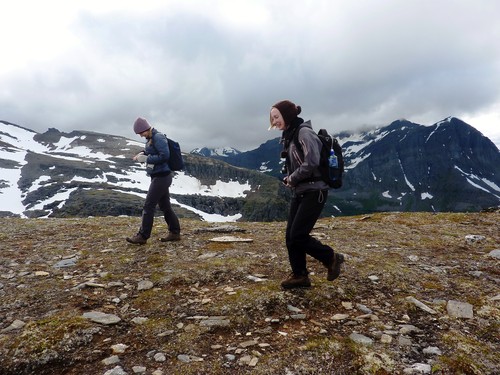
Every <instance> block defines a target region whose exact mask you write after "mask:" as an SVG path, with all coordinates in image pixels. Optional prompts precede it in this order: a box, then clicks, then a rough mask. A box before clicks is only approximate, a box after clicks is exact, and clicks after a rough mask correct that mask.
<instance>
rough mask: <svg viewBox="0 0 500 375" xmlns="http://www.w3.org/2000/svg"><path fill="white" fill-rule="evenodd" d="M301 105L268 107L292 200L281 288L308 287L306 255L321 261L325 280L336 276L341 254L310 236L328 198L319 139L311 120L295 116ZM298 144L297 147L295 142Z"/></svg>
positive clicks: (290, 104) (309, 284) (285, 182)
mask: <svg viewBox="0 0 500 375" xmlns="http://www.w3.org/2000/svg"><path fill="white" fill-rule="evenodd" d="M301 110H302V109H301V107H300V106H297V105H295V104H294V103H292V102H291V101H289V100H283V101H280V102H278V103H276V104H275V105H273V106H272V107H271V112H270V123H271V126H270V127H269V129H273V128H276V129H278V130H281V131H282V132H283V133H282V138H281V142H282V143H283V152H282V156H283V157H285V158H286V162H285V169H286V177H285V178H284V179H283V183H284V184H285V185H286V186H287V187H289V188H290V189H291V190H292V200H291V203H290V211H289V214H288V222H287V226H286V237H285V238H286V247H287V249H288V258H289V260H290V266H291V268H292V273H291V274H290V276H289V278H288V279H286V280H284V281H283V282H282V283H281V286H282V288H284V289H292V288H307V287H310V286H311V280H310V279H309V276H308V273H309V272H308V270H307V262H306V254H309V255H310V256H312V257H313V258H315V259H317V260H318V261H320V262H321V263H322V264H323V265H324V266H325V267H326V268H327V270H328V273H327V280H329V281H332V280H335V279H336V278H337V277H339V274H340V267H341V265H342V263H343V262H344V256H343V255H342V254H340V253H338V252H334V251H333V249H332V248H331V247H330V246H328V245H324V244H322V243H321V242H320V241H319V240H317V239H316V238H314V237H312V236H311V234H310V233H311V230H312V229H313V227H314V225H315V224H316V221H317V220H318V218H319V216H320V214H321V211H322V210H323V207H324V205H325V202H326V199H327V198H328V189H329V186H328V184H326V183H325V182H324V181H323V180H322V179H321V178H315V177H320V176H321V173H320V171H319V161H320V151H321V147H322V143H321V140H320V139H319V138H318V136H317V134H316V133H315V132H314V130H313V129H312V126H311V122H310V121H307V122H304V120H303V119H302V118H300V117H298V115H299V114H300V113H301ZM296 142H298V143H300V146H298V145H297V144H296Z"/></svg>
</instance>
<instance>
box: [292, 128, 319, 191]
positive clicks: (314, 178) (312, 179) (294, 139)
mask: <svg viewBox="0 0 500 375" xmlns="http://www.w3.org/2000/svg"><path fill="white" fill-rule="evenodd" d="M304 127H305V125H304V124H303V123H302V124H300V125H299V126H297V129H295V132H294V133H293V136H292V142H293V143H294V144H295V147H297V148H298V149H299V150H300V152H302V153H304V150H303V149H302V145H301V144H300V142H299V132H300V129H302V128H304ZM317 181H323V177H321V176H311V177H307V178H304V179H303V180H300V182H301V183H302V182H317Z"/></svg>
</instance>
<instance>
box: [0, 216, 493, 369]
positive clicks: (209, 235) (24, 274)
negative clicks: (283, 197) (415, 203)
mask: <svg viewBox="0 0 500 375" xmlns="http://www.w3.org/2000/svg"><path fill="white" fill-rule="evenodd" d="M499 223H500V212H498V211H497V212H489V213H469V214H465V213H454V214H451V213H450V214H446V213H443V214H431V213H413V214H411V213H380V214H373V215H367V216H352V217H341V218H336V219H331V218H330V219H322V220H320V222H319V223H318V224H317V226H316V228H315V230H314V235H315V236H317V237H318V238H320V239H321V240H323V241H326V242H327V243H329V244H331V245H332V246H333V247H334V248H336V249H338V250H339V251H341V252H342V253H344V254H346V264H345V267H344V268H343V272H342V274H341V276H340V278H339V279H337V280H336V281H334V282H328V281H326V277H325V276H326V272H325V269H324V268H323V267H322V266H321V265H320V264H318V263H317V262H315V261H313V260H310V261H309V269H310V271H312V272H313V274H312V276H311V279H312V282H313V287H312V288H310V289H305V290H296V291H282V290H281V289H280V287H279V283H280V281H281V280H282V279H283V278H284V277H286V276H287V274H288V272H289V267H288V259H287V255H286V250H285V248H284V243H283V236H284V234H283V231H284V226H285V224H284V223H283V222H271V223H255V222H238V223H232V224H230V225H227V224H225V225H220V224H214V223H212V224H211V223H207V222H200V221H199V220H192V219H182V225H183V228H184V231H183V236H184V237H183V239H182V241H180V242H178V243H169V244H164V243H161V242H159V241H157V238H158V237H159V236H160V235H161V234H162V231H164V230H165V226H164V223H163V222H162V221H161V220H159V219H158V220H156V222H155V225H156V226H155V228H154V231H153V238H152V240H151V241H150V243H148V244H147V245H145V246H142V247H138V246H134V245H129V244H127V243H126V242H125V240H124V238H125V237H126V236H128V235H130V234H133V233H135V231H136V229H137V227H138V225H139V218H126V217H100V218H68V219H62V218H49V219H19V218H0V228H1V229H0V244H1V245H0V246H1V250H0V253H1V257H0V301H1V302H0V373H2V374H3V375H14V374H15V375H21V374H37V375H40V374H47V375H48V374H50V375H56V374H57V375H61V374H68V375H76V374H91V375H92V374H99V375H103V374H107V375H110V374H125V373H126V374H134V373H138V374H155V375H160V374H250V373H251V374H287V375H291V374H412V373H431V372H432V373H434V374H494V373H498V370H499V367H498V364H499V363H500V362H499V354H498V353H499V352H500V343H499V341H498V332H499V328H500V325H499V321H500V305H499V304H500V302H499V301H500V289H499V282H500V272H499V262H500V260H499V257H500V255H499V252H500V231H499ZM220 236H234V237H236V238H238V239H240V240H249V241H250V240H251V242H215V241H212V239H214V237H220ZM99 313H101V314H99ZM105 314H106V315H105ZM103 317H104V318H107V320H105V321H101V320H100V319H101V318H103ZM98 321H100V322H98Z"/></svg>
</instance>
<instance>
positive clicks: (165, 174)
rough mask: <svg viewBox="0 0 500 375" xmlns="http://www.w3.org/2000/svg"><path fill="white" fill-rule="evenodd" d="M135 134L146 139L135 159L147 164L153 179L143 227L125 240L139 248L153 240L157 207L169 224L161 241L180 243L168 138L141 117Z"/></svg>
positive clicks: (146, 203)
mask: <svg viewBox="0 0 500 375" xmlns="http://www.w3.org/2000/svg"><path fill="white" fill-rule="evenodd" d="M134 132H135V134H139V135H140V136H141V138H142V137H144V138H146V140H147V141H146V145H145V146H144V151H143V152H140V153H139V154H137V155H135V156H134V157H133V160H135V161H138V162H139V163H146V173H147V174H148V176H150V177H151V184H150V185H149V190H148V194H147V195H146V202H145V203H144V208H143V210H142V224H141V227H140V229H139V232H138V233H137V234H136V235H135V236H133V237H127V238H126V240H127V241H128V242H130V243H133V244H137V245H144V244H145V243H146V242H147V240H148V238H149V237H151V231H152V229H153V222H154V216H155V210H156V205H158V206H159V207H160V210H161V211H163V216H164V218H165V221H166V222H167V225H168V231H169V233H168V235H167V236H166V237H164V238H160V241H162V242H167V241H178V240H180V239H181V235H180V233H181V227H180V224H179V219H178V218H177V215H176V214H175V212H174V211H173V209H172V206H171V204H170V191H169V188H170V185H172V178H173V176H172V171H171V170H170V167H169V166H168V159H169V156H170V152H169V148H168V141H167V137H166V136H165V135H164V134H162V133H160V132H158V131H157V130H156V129H154V128H153V127H151V125H149V123H148V122H147V120H145V119H143V118H141V117H139V118H138V119H137V120H136V121H135V123H134Z"/></svg>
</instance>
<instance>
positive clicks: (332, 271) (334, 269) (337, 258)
mask: <svg viewBox="0 0 500 375" xmlns="http://www.w3.org/2000/svg"><path fill="white" fill-rule="evenodd" d="M342 263H344V255H342V254H340V253H335V254H333V258H332V261H331V262H330V264H329V265H328V266H327V268H328V275H327V276H326V279H327V280H328V281H333V280H335V279H336V278H337V277H339V275H340V266H341V265H342Z"/></svg>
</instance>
